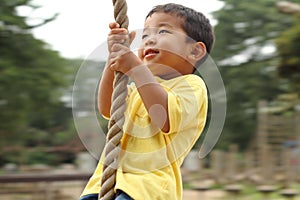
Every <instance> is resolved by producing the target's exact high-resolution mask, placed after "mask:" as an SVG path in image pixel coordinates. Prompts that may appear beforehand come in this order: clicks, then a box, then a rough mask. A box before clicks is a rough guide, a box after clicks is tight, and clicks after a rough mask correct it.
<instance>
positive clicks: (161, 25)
mask: <svg viewBox="0 0 300 200" xmlns="http://www.w3.org/2000/svg"><path fill="white" fill-rule="evenodd" d="M164 26H166V27H168V28H172V27H173V26H171V25H170V24H169V23H167V22H161V23H159V24H158V26H157V27H145V28H144V29H143V31H147V30H148V29H151V28H161V27H164Z"/></svg>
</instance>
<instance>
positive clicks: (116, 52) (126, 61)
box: [107, 22, 142, 74]
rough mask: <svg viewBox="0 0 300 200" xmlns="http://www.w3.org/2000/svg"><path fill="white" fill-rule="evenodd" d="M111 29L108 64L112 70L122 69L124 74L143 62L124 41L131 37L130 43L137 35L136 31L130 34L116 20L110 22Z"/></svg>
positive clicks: (108, 40)
mask: <svg viewBox="0 0 300 200" xmlns="http://www.w3.org/2000/svg"><path fill="white" fill-rule="evenodd" d="M109 28H110V29H111V31H110V33H109V35H108V39H107V43H108V50H109V53H110V54H109V58H108V65H109V67H110V69H111V70H114V71H120V72H122V73H124V74H126V73H127V72H129V71H130V70H131V69H132V68H133V67H136V66H138V65H141V64H142V61H141V60H140V59H139V58H138V57H137V56H136V55H135V54H134V53H133V52H132V51H131V50H130V48H128V47H127V46H125V45H124V43H125V42H126V41H127V40H128V39H129V44H131V42H132V41H133V39H134V37H135V34H136V33H135V32H132V33H130V34H129V35H128V31H127V30H126V29H125V28H120V25H119V24H118V23H116V22H113V23H110V24H109Z"/></svg>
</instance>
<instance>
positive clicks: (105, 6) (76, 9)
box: [18, 0, 223, 58]
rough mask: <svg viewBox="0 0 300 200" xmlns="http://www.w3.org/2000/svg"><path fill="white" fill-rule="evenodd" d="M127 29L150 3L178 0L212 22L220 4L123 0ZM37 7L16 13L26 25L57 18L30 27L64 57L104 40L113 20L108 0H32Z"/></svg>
mask: <svg viewBox="0 0 300 200" xmlns="http://www.w3.org/2000/svg"><path fill="white" fill-rule="evenodd" d="M126 2H127V5H128V12H127V15H128V17H129V31H130V30H137V29H142V28H143V23H144V18H145V16H146V14H147V13H148V12H149V11H150V10H151V9H152V8H153V6H155V5H158V4H165V3H170V2H173V3H178V4H182V5H185V6H188V7H191V8H193V9H195V10H197V11H200V12H202V13H203V14H205V15H206V16H207V17H208V18H209V19H210V20H211V23H212V24H213V25H215V24H216V21H214V20H213V18H212V16H211V15H210V13H211V12H212V11H215V10H218V9H220V8H221V7H222V5H223V3H222V2H219V1H218V0H193V1H192V0H172V1H168V0H151V1H144V0H140V1H138V0H127V1H126ZM32 4H34V5H38V6H41V7H40V8H38V9H35V10H32V9H29V8H26V7H20V8H19V10H18V11H19V13H20V14H21V15H24V16H29V20H28V23H29V24H37V23H38V22H39V21H40V19H41V18H49V17H51V16H53V15H54V14H55V13H58V14H59V15H58V17H57V18H56V19H55V20H54V21H52V22H50V23H48V24H46V25H43V26H41V27H39V28H36V29H34V30H33V34H34V36H35V37H36V38H38V39H42V40H44V41H45V42H46V43H48V44H49V47H50V48H51V49H53V50H57V51H59V52H60V54H61V56H63V57H66V58H86V57H87V56H88V55H89V54H90V53H91V52H92V51H93V50H94V49H95V48H97V46H99V44H101V43H103V42H105V41H106V37H107V34H108V32H109V29H108V24H109V23H110V22H113V21H114V17H113V9H114V8H113V3H112V0H51V1H50V0H32Z"/></svg>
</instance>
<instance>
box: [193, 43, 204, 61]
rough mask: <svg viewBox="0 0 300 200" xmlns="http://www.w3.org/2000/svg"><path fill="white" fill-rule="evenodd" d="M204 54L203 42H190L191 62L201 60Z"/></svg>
mask: <svg viewBox="0 0 300 200" xmlns="http://www.w3.org/2000/svg"><path fill="white" fill-rule="evenodd" d="M205 55H206V46H205V44H204V43H203V42H194V43H192V44H191V49H190V54H189V59H190V61H192V62H193V63H196V62H197V61H199V60H201V58H203V57H204V56H205Z"/></svg>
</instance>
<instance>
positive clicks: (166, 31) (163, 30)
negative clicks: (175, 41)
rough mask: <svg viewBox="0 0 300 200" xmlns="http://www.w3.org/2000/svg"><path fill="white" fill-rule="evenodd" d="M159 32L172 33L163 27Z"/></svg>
mask: <svg viewBox="0 0 300 200" xmlns="http://www.w3.org/2000/svg"><path fill="white" fill-rule="evenodd" d="M158 33H159V34H163V33H170V31H168V30H165V29H162V30H159V32H158Z"/></svg>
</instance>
